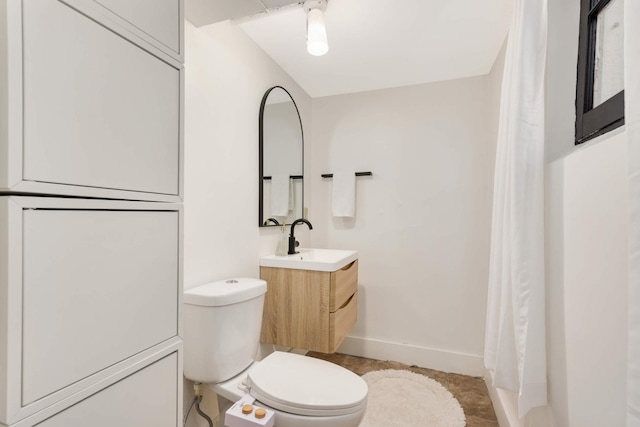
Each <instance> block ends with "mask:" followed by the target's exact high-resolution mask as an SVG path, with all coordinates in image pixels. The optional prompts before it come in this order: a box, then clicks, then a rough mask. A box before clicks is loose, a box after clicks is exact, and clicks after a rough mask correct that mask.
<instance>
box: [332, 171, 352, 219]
mask: <svg viewBox="0 0 640 427" xmlns="http://www.w3.org/2000/svg"><path fill="white" fill-rule="evenodd" d="M331 205H332V211H333V216H342V217H349V218H352V217H353V216H354V215H355V213H356V173H355V172H335V173H334V174H333V197H332V203H331Z"/></svg>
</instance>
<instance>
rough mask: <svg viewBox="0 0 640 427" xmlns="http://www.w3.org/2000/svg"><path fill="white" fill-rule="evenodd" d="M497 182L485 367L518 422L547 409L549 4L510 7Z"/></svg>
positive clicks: (525, 0) (518, 1)
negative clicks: (507, 395) (508, 395)
mask: <svg viewBox="0 0 640 427" xmlns="http://www.w3.org/2000/svg"><path fill="white" fill-rule="evenodd" d="M513 7H514V10H513V16H512V20H511V28H510V30H509V40H508V43H507V53H506V60H505V68H504V77H503V81H502V96H501V105H500V124H499V130H498V148H497V154H496V169H495V177H494V199H493V221H492V234H491V260H490V270H489V298H488V307H487V329H486V337H485V352H484V356H485V366H486V367H487V369H489V370H490V371H491V372H492V376H493V386H494V387H497V388H502V389H507V390H511V391H514V392H517V393H518V412H519V415H520V417H521V418H522V417H524V415H525V414H526V413H527V412H528V411H529V410H530V409H531V408H533V407H536V406H542V405H546V403H547V384H546V357H545V325H544V316H545V315H544V74H545V61H546V53H547V0H515V1H514V5H513Z"/></svg>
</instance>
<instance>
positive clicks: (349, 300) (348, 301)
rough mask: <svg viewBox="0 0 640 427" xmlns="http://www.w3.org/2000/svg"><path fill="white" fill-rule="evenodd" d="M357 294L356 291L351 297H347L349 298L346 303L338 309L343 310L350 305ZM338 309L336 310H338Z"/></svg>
mask: <svg viewBox="0 0 640 427" xmlns="http://www.w3.org/2000/svg"><path fill="white" fill-rule="evenodd" d="M355 295H356V294H355V293H354V294H353V295H351V296H350V297H349V299H347V300H346V301H345V302H344V304H342V305H341V306H340V307H338V310H342V309H343V308H345V307H346V306H348V305H349V303H350V302H351V300H352V299H353V297H354V296H355ZM338 310H336V311H338Z"/></svg>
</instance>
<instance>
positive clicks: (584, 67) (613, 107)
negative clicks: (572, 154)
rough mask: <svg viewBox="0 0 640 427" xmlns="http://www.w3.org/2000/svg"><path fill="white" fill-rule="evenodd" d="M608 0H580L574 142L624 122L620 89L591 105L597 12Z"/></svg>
mask: <svg viewBox="0 0 640 427" xmlns="http://www.w3.org/2000/svg"><path fill="white" fill-rule="evenodd" d="M610 1H611V0H581V1H580V41H579V47H578V82H577V86H576V135H575V144H576V145H578V144H582V143H583V142H586V141H588V140H590V139H593V138H595V137H597V136H600V135H603V134H605V133H607V132H610V131H612V130H614V129H616V128H618V127H620V126H622V125H624V90H622V91H620V92H618V93H617V94H616V95H614V96H613V97H611V98H609V99H607V100H606V101H605V102H603V103H602V104H600V105H598V106H597V107H595V108H593V83H594V68H595V48H596V24H597V16H598V14H599V13H600V12H601V11H602V9H604V7H605V6H606V5H607V4H609V2H610ZM626 1H628V0H626ZM632 1H637V0H632Z"/></svg>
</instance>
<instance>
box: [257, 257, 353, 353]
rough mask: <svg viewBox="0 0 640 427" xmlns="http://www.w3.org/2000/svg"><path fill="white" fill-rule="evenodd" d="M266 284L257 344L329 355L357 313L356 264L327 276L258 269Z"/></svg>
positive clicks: (342, 337) (348, 329) (322, 273)
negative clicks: (268, 344)
mask: <svg viewBox="0 0 640 427" xmlns="http://www.w3.org/2000/svg"><path fill="white" fill-rule="evenodd" d="M260 278H261V279H263V280H265V281H266V282H267V294H266V295H265V301H264V311H263V314H262V332H261V335H260V341H261V342H264V343H270V344H277V345H282V346H286V347H295V348H299V349H304V350H313V351H319V352H322V353H334V352H335V351H336V349H337V348H338V346H340V344H341V343H342V340H343V339H344V337H345V336H346V335H347V333H348V332H349V331H350V330H351V328H352V327H353V325H354V323H355V322H356V318H357V308H358V260H356V261H354V262H352V263H350V264H348V265H346V266H345V267H343V268H342V269H340V270H338V271H333V272H327V271H312V270H295V269H289V268H275V267H260Z"/></svg>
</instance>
